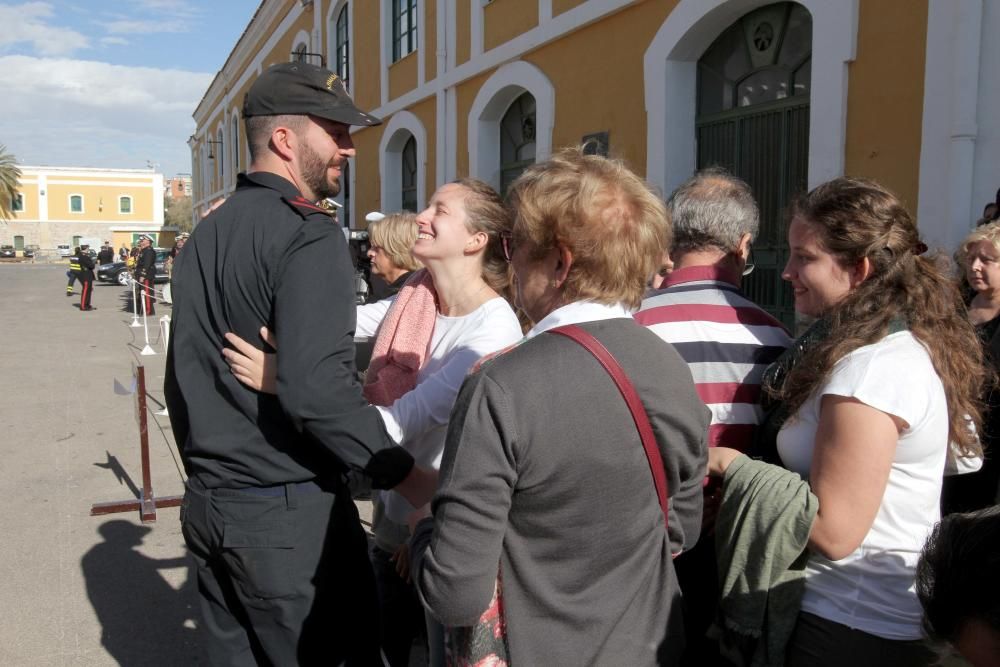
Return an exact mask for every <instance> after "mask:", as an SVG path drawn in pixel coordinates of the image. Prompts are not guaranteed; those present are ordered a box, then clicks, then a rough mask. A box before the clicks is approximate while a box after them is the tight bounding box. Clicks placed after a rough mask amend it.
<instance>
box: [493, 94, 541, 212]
mask: <svg viewBox="0 0 1000 667" xmlns="http://www.w3.org/2000/svg"><path fill="white" fill-rule="evenodd" d="M534 163H535V98H534V97H533V96H532V95H531V93H523V94H522V95H520V96H519V97H518V98H517V99H516V100H514V102H513V103H512V104H511V105H510V108H509V109H507V113H505V114H504V115H503V118H501V119H500V192H501V193H506V192H507V188H509V187H510V184H511V183H513V182H514V179H516V178H517V177H518V176H520V175H521V172H523V171H524V170H525V169H527V168H528V167H529V166H531V165H533V164H534Z"/></svg>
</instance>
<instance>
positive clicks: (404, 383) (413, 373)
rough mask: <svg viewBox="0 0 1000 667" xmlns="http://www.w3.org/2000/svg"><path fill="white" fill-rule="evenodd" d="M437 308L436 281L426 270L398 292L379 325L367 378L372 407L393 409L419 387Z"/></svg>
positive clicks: (368, 397)
mask: <svg viewBox="0 0 1000 667" xmlns="http://www.w3.org/2000/svg"><path fill="white" fill-rule="evenodd" d="M436 304H437V293H436V292H435V291H434V280H433V279H432V278H431V275H430V274H429V273H427V269H421V270H419V271H417V272H415V273H414V274H413V275H412V276H410V279H409V280H407V281H406V284H405V285H403V289H401V290H399V294H398V295H397V296H396V301H395V302H394V303H393V304H392V306H391V307H390V308H389V312H388V313H386V315H385V319H384V320H382V324H381V325H379V328H378V334H377V337H376V338H375V347H374V348H373V349H372V360H371V363H370V364H369V365H368V374H367V376H366V377H365V387H364V394H365V398H367V399H368V402H369V403H371V404H372V405H382V406H389V405H392V404H393V403H394V402H395V401H396V399H397V398H399V397H400V396H402V395H403V394H405V393H407V392H408V391H411V390H412V389H413V388H414V387H416V386H417V372H418V371H419V370H420V368H421V366H423V365H424V362H425V361H426V360H427V349H428V348H429V347H430V342H431V336H432V335H433V334H434V323H435V322H436V321H437V305H436Z"/></svg>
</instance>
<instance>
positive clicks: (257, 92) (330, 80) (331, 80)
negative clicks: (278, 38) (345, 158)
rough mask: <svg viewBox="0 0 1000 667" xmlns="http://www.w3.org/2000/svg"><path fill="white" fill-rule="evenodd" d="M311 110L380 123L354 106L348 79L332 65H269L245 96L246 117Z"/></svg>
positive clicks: (347, 120) (350, 121) (352, 120)
mask: <svg viewBox="0 0 1000 667" xmlns="http://www.w3.org/2000/svg"><path fill="white" fill-rule="evenodd" d="M280 114H296V115H298V114H302V115H304V114H309V115H312V116H319V117H320V118H327V119H329V120H333V121H337V122H338V123H344V124H346V125H380V124H381V123H382V120H381V119H379V118H376V117H375V116H372V115H371V114H367V113H365V112H364V111H361V110H360V109H358V108H357V107H356V106H354V100H352V99H351V96H350V95H348V94H347V90H346V89H345V88H344V82H343V81H342V80H341V78H340V77H339V76H337V75H336V74H334V73H333V72H331V71H330V70H328V69H325V68H323V67H317V66H316V65H311V64H309V63H304V62H290V63H278V64H277V65H271V66H270V67H268V68H267V69H266V70H265V71H264V72H263V73H262V74H261V75H260V76H258V77H257V80H256V81H254V82H253V85H252V86H250V90H249V91H247V94H246V97H244V98H243V117H244V118H249V117H251V116H277V115H280Z"/></svg>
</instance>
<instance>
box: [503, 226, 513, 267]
mask: <svg viewBox="0 0 1000 667" xmlns="http://www.w3.org/2000/svg"><path fill="white" fill-rule="evenodd" d="M500 245H501V246H502V247H503V258H504V259H506V260H507V261H508V262H510V258H511V257H512V256H513V255H514V232H500Z"/></svg>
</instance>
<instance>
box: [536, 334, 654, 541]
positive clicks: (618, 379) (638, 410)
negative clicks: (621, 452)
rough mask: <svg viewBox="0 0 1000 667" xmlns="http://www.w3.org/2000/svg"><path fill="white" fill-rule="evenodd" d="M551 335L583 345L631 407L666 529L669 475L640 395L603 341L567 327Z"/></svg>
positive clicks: (629, 407)
mask: <svg viewBox="0 0 1000 667" xmlns="http://www.w3.org/2000/svg"><path fill="white" fill-rule="evenodd" d="M548 332H549V333H554V334H558V335H560V336H565V337H566V338H569V339H571V340H574V341H576V342H577V343H579V344H580V345H582V346H583V347H584V348H586V350H587V351H588V352H590V353H591V354H592V355H594V357H595V358H596V359H597V361H599V362H600V363H601V365H602V366H604V370H606V371H607V372H608V374H609V375H611V379H612V380H614V382H615V385H616V386H617V387H618V391H620V392H621V394H622V397H623V398H624V399H625V403H627V404H628V409H629V411H630V412H631V413H632V419H633V420H635V426H636V428H637V429H638V430H639V438H640V439H641V440H642V448H643V449H644V450H646V460H647V461H648V462H649V471H650V472H651V473H652V474H653V486H655V487H656V495H657V497H658V498H659V499H660V509H662V510H663V525H664V527H666V526H667V525H668V524H669V523H670V521H669V519H668V512H669V510H670V501H669V500H668V499H667V494H668V491H667V473H666V470H665V468H664V467H663V457H662V456H660V450H659V448H657V446H656V437H655V436H654V435H653V427H652V426H651V425H650V423H649V416H648V415H647V414H646V408H644V407H643V405H642V401H641V400H640V399H639V393H638V392H637V391H636V390H635V385H633V384H632V381H631V380H629V378H628V375H626V374H625V371H624V369H622V367H621V364H619V363H618V360H617V359H615V358H614V355H612V354H611V353H610V352H609V351H608V348H606V347H604V344H603V343H601V341H599V340H597V339H596V338H594V337H593V336H592V335H591V334H589V333H588V332H586V331H584V330H583V329H581V328H580V327H578V326H577V325H575V324H567V325H564V326H561V327H556V328H555V329H549V331H548Z"/></svg>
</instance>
